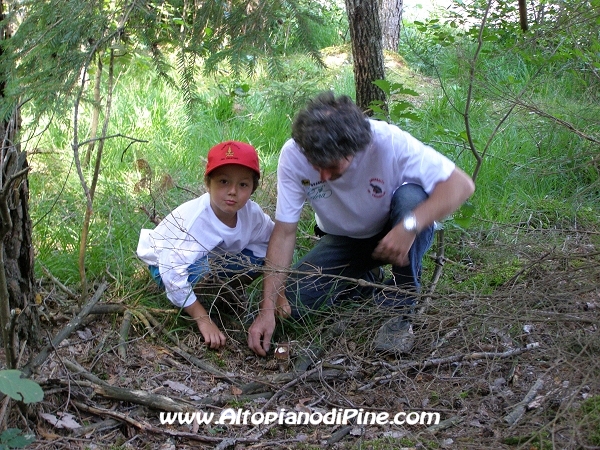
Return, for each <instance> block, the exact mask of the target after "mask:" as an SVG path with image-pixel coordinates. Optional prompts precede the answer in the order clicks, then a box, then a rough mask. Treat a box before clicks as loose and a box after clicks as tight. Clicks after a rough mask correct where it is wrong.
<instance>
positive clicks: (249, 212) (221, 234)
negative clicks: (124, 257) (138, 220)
mask: <svg viewBox="0 0 600 450" xmlns="http://www.w3.org/2000/svg"><path fill="white" fill-rule="evenodd" d="M259 179H260V167H259V163H258V154H257V153H256V150H255V149H254V147H252V146H251V145H249V144H247V143H244V142H237V141H227V142H222V143H220V144H217V145H215V146H214V147H212V148H211V149H210V151H209V152H208V163H207V165H206V171H205V175H204V182H205V184H206V189H207V191H208V192H207V193H206V194H204V195H201V196H200V197H198V198H196V199H194V200H190V201H188V202H186V203H184V204H182V205H181V206H179V207H178V208H176V209H175V210H174V211H173V212H171V213H170V214H169V215H168V216H167V217H165V218H164V219H163V220H162V221H161V222H160V224H158V226H157V227H156V228H155V229H153V230H147V229H143V230H142V231H141V233H140V239H139V242H138V248H137V255H138V257H139V258H140V259H141V260H142V261H144V262H145V263H146V264H148V268H149V270H150V274H151V275H152V277H153V278H154V280H155V281H156V282H157V283H158V285H159V286H160V287H161V288H163V289H164V290H165V292H166V294H167V298H168V299H169V300H170V301H171V302H172V303H173V304H174V305H176V306H178V307H180V308H181V307H182V308H183V309H184V311H185V312H186V313H187V314H189V315H190V316H191V317H192V318H193V319H194V320H195V321H196V324H197V325H198V328H199V330H200V333H201V334H202V337H203V338H204V341H205V342H206V345H207V346H209V347H210V348H213V349H218V348H221V347H222V346H224V345H225V335H224V334H223V333H222V332H221V331H220V330H219V328H218V327H217V326H216V325H215V324H214V322H213V321H212V320H211V318H210V316H209V314H208V312H207V311H206V309H205V308H204V307H203V306H202V305H201V304H200V302H199V301H198V299H197V298H196V295H195V294H194V285H195V284H196V283H198V282H199V281H201V280H203V279H205V278H208V277H209V276H210V275H211V271H212V272H213V273H212V274H213V275H217V276H219V277H227V278H229V277H233V276H236V275H240V274H242V273H243V274H244V275H246V276H247V277H246V279H249V280H252V279H255V278H256V277H257V276H259V275H260V272H259V270H258V268H259V266H262V265H263V264H264V257H265V255H266V251H267V244H268V242H269V237H270V235H271V231H273V225H274V223H273V221H272V220H271V219H270V217H269V216H268V215H267V214H265V213H264V212H263V211H262V209H261V208H260V206H259V205H258V204H256V203H255V202H253V201H252V200H250V195H252V193H254V191H255V190H256V188H257V187H258V181H259ZM217 262H218V265H219V267H218V269H217V268H215V266H216V265H217ZM211 266H212V267H211Z"/></svg>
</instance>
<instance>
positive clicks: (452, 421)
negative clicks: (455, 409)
mask: <svg viewBox="0 0 600 450" xmlns="http://www.w3.org/2000/svg"><path fill="white" fill-rule="evenodd" d="M463 420H464V419H463V418H462V417H460V416H453V417H450V418H448V419H446V420H442V421H441V422H440V423H436V424H434V425H431V426H430V427H427V428H426V429H425V432H427V433H431V434H435V433H437V432H439V431H443V430H446V429H448V428H451V427H453V426H455V425H458V424H460V423H462V421H463Z"/></svg>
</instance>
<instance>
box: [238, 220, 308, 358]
mask: <svg viewBox="0 0 600 450" xmlns="http://www.w3.org/2000/svg"><path fill="white" fill-rule="evenodd" d="M297 228H298V223H285V222H279V221H275V227H274V228H273V233H272V234H271V238H270V239H269V246H268V248H267V256H266V258H265V267H264V273H265V275H264V278H263V299H262V301H261V303H260V309H259V311H258V316H257V317H256V319H254V322H253V323H252V325H251V326H250V329H249V330H248V347H250V348H251V349H252V351H254V353H256V354H258V355H260V356H265V355H266V354H267V352H268V351H269V347H270V345H271V336H272V335H273V331H274V330H275V315H276V314H279V315H284V316H285V315H289V314H290V305H289V303H288V301H287V299H286V297H285V280H286V278H287V270H288V269H289V267H290V265H291V263H292V257H293V256H294V247H295V246H296V231H297Z"/></svg>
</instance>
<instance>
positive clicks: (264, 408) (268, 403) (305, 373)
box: [260, 366, 322, 412]
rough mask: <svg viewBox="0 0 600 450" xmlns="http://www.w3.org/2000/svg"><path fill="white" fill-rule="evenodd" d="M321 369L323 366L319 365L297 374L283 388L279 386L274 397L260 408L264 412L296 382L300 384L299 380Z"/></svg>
mask: <svg viewBox="0 0 600 450" xmlns="http://www.w3.org/2000/svg"><path fill="white" fill-rule="evenodd" d="M320 370H322V368H321V366H317V367H315V368H314V369H311V370H308V371H306V372H304V373H302V374H301V375H299V376H297V377H296V378H294V379H293V380H291V381H290V382H288V383H286V384H284V385H283V386H282V387H281V388H279V390H278V391H277V392H276V393H275V394H274V395H273V397H271V398H270V399H269V400H268V401H267V402H266V403H265V404H264V405H263V407H262V408H261V409H260V410H261V412H264V411H265V410H266V409H267V407H268V406H270V405H271V404H272V403H273V402H274V401H276V400H277V399H278V398H279V397H280V396H281V394H283V393H284V392H285V391H286V390H287V389H289V388H291V387H292V386H295V385H296V384H298V383H299V382H301V381H302V380H304V379H306V378H308V377H309V376H310V375H312V374H313V373H316V372H319V371H320Z"/></svg>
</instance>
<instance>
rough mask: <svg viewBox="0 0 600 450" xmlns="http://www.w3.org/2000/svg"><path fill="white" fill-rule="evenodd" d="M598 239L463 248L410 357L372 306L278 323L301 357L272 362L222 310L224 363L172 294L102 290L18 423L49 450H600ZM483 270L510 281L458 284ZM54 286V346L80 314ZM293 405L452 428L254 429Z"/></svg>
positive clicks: (431, 301)
mask: <svg viewBox="0 0 600 450" xmlns="http://www.w3.org/2000/svg"><path fill="white" fill-rule="evenodd" d="M598 235H599V233H598V232H597V231H589V230H588V231H586V230H581V229H563V230H558V229H553V230H548V229H533V228H531V227H527V226H526V225H524V226H522V227H514V228H513V232H512V236H513V240H512V243H510V242H508V243H507V241H506V240H504V241H503V242H500V241H499V240H497V239H494V238H493V237H492V235H488V236H486V238H485V239H483V237H482V241H481V242H468V241H465V242H463V243H462V245H464V246H465V248H472V249H473V250H472V252H470V254H471V258H470V260H469V261H466V260H465V261H461V262H454V261H451V260H447V261H445V265H444V270H443V273H442V278H441V280H440V282H439V284H438V287H437V289H436V290H435V291H434V292H433V293H431V295H424V296H423V297H422V298H421V299H420V300H419V308H418V310H417V312H416V314H415V317H414V321H413V323H414V332H415V336H416V339H417V345H416V347H415V349H414V350H413V351H412V352H411V353H410V354H409V355H407V356H405V357H402V358H400V359H396V358H393V357H385V356H382V355H378V354H376V353H374V352H373V350H372V338H373V336H374V333H375V332H376V330H377V329H378V327H379V326H380V325H381V323H382V322H383V320H384V319H385V318H386V317H387V316H388V315H389V313H387V312H386V311H385V310H381V309H377V308H375V307H373V306H371V305H370V304H369V303H368V302H365V303H364V304H352V305H342V306H340V307H334V308H332V309H329V310H327V311H324V312H322V313H321V314H320V315H318V316H313V317H312V321H311V323H306V324H292V323H290V322H287V323H284V324H279V325H278V328H277V333H276V336H275V338H276V340H277V342H279V343H285V344H289V348H290V352H289V355H288V357H285V358H278V357H276V356H275V353H274V352H273V350H271V352H270V354H269V355H268V356H267V357H266V358H261V357H257V356H256V355H254V354H253V353H252V352H251V351H250V350H249V349H248V347H247V344H246V329H247V328H246V327H247V325H244V323H246V324H247V322H248V320H247V319H245V318H244V316H240V317H238V318H236V317H235V316H234V315H232V314H222V315H221V317H220V322H221V324H222V326H223V327H224V329H225V330H226V333H227V335H228V340H227V345H226V347H225V348H224V349H222V350H219V351H214V350H210V349H207V348H206V347H205V346H204V345H203V344H202V343H201V342H200V339H199V337H198V333H197V330H196V327H195V325H194V324H191V323H190V322H189V321H187V320H186V319H185V318H184V317H183V316H177V313H176V311H173V310H172V309H169V307H168V306H167V305H168V302H167V301H166V300H163V305H164V306H165V309H160V308H159V309H153V308H150V307H145V306H144V305H142V304H141V303H138V302H135V301H132V298H133V297H132V295H131V293H130V292H129V293H125V292H122V291H121V292H115V291H114V290H113V289H111V287H110V285H108V288H107V289H106V290H104V289H105V288H106V287H107V285H106V284H105V285H101V286H98V287H97V291H96V292H97V293H98V295H97V296H96V299H99V301H98V303H97V304H96V305H95V306H94V308H93V309H92V310H91V313H90V314H87V315H86V316H85V317H84V318H82V322H81V324H80V325H79V326H78V327H77V328H75V329H74V331H73V332H72V333H71V334H70V335H69V336H68V337H67V338H66V339H64V340H63V341H61V342H60V343H57V345H56V348H55V349H54V351H52V352H51V353H50V355H49V357H48V358H47V359H46V360H45V362H44V363H43V364H42V365H41V366H40V367H39V369H38V370H37V371H36V374H35V376H34V377H33V378H34V379H35V380H36V381H38V382H39V383H40V384H41V386H42V387H43V389H44V392H45V397H44V400H43V401H42V402H41V403H36V404H32V405H30V406H29V407H28V408H27V412H22V411H21V412H19V411H18V410H16V411H13V412H12V413H11V416H10V417H11V419H12V420H11V421H12V422H14V425H15V426H16V427H18V428H21V429H24V428H28V429H30V430H31V431H32V432H34V433H35V435H36V437H37V440H36V441H35V442H34V443H33V444H31V445H30V448H36V449H37V448H39V449H42V448H44V449H53V448H56V449H59V448H68V449H71V448H73V449H75V448H77V449H87V448H89V449H94V448H109V447H110V448H123V449H126V448H148V449H165V450H166V449H186V448H220V449H225V448H232V449H242V448H244V449H246V448H248V449H249V448H273V449H274V448H305V449H311V448H315V449H316V448H323V447H328V448H336V449H354V448H356V449H358V448H361V449H383V448H427V449H434V448H461V449H463V448H494V449H498V448H507V449H508V448H511V449H512V448H527V449H547V448H561V449H563V448H565V449H571V448H598V446H600V358H599V357H598V355H599V354H600V336H599V334H600V333H599V329H598V325H599V324H600V261H599V260H600V251H599V249H598ZM507 262H508V263H509V264H508V266H510V267H511V269H510V270H508V269H507ZM429 267H430V268H431V267H432V266H431V265H430V266H429ZM483 274H485V275H486V277H487V279H489V277H490V275H491V274H496V276H497V278H496V283H495V284H496V285H495V286H493V287H492V288H491V289H490V288H486V289H481V290H478V289H476V288H474V289H473V290H472V292H466V290H465V289H464V288H463V289H460V290H458V289H453V288H452V286H458V285H461V286H463V287H464V286H465V283H466V282H468V281H469V280H471V281H472V282H473V286H476V283H477V280H478V279H479V277H480V276H481V275H483ZM426 275H431V270H428V273H427V274H426ZM144 276H146V275H144ZM42 281H43V284H42V285H41V289H42V294H43V298H44V300H43V304H42V309H41V311H42V313H43V314H42V315H43V318H44V321H43V323H44V328H45V332H46V333H47V336H48V337H49V338H50V337H53V336H56V335H57V333H58V332H59V331H60V330H62V329H64V328H65V326H66V324H67V323H68V322H69V321H72V320H73V318H74V317H75V316H76V314H75V313H76V311H77V310H78V309H77V308H74V309H70V306H69V305H70V304H72V303H73V300H69V299H68V297H67V296H66V295H65V293H64V291H61V290H60V289H59V288H58V287H57V286H56V285H55V284H53V283H52V282H51V280H48V279H46V280H42ZM431 287H432V286H431V285H430V286H427V289H429V290H431ZM144 289H146V290H150V291H151V290H152V289H153V286H152V283H151V282H150V281H149V282H148V284H147V285H146V286H145V288H144ZM481 291H484V292H485V293H482V292H481ZM156 295H157V296H160V295H161V294H160V293H156ZM157 298H158V297H157ZM107 304H109V305H113V306H112V308H113V309H112V310H109V309H107V308H108V306H106V305H107ZM111 311H112V312H111ZM123 323H125V324H128V323H129V324H130V327H129V328H127V327H124V326H123ZM123 330H128V331H127V333H125V332H124V331H123ZM228 408H231V409H233V410H234V411H238V410H239V411H240V412H241V413H242V414H243V413H245V414H246V418H247V422H248V424H247V425H243V424H241V425H236V424H231V423H230V421H229V420H227V421H225V422H226V423H224V424H216V423H214V422H213V423H212V424H209V425H207V424H202V425H200V424H197V423H196V424H179V423H173V424H171V425H164V424H161V421H160V412H167V411H203V412H207V413H214V414H215V421H216V418H217V417H218V416H219V415H220V414H221V413H222V412H223V411H224V410H227V409H228ZM283 409H284V410H285V412H293V413H300V412H304V413H307V416H308V417H313V418H314V420H315V421H316V420H318V418H319V417H323V416H324V417H327V413H330V415H331V413H332V411H334V412H336V413H337V412H338V411H344V412H345V413H346V414H349V413H347V412H346V411H349V410H352V409H355V410H359V411H360V409H362V410H363V413H366V412H378V413H382V412H383V413H389V414H390V417H393V416H394V415H396V414H397V413H406V414H408V413H414V414H412V415H408V416H405V417H407V418H408V419H409V421H410V420H412V419H414V418H416V417H419V416H417V415H416V414H421V413H423V412H425V413H438V414H439V419H440V423H439V424H438V425H434V424H433V423H424V424H413V425H410V424H407V423H405V424H399V425H395V424H381V425H378V424H361V423H359V422H358V421H357V418H354V419H351V420H348V422H347V423H346V424H343V423H341V424H328V423H326V422H325V423H313V424H310V423H309V424H306V425H292V424H290V423H287V424H286V422H285V420H287V419H285V417H286V416H285V415H282V416H278V418H277V419H275V420H276V422H275V423H271V424H262V425H261V424H257V425H253V424H252V423H250V422H251V420H252V419H255V420H257V421H259V420H260V418H261V417H262V413H269V412H271V413H276V412H278V411H281V410H283ZM241 417H243V416H241ZM279 417H283V419H281V423H280V419H279ZM287 417H290V416H287ZM298 417H302V416H298ZM423 417H426V418H429V417H434V416H433V415H432V414H430V415H428V416H423ZM434 418H435V417H434ZM290 420H291V419H290Z"/></svg>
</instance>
